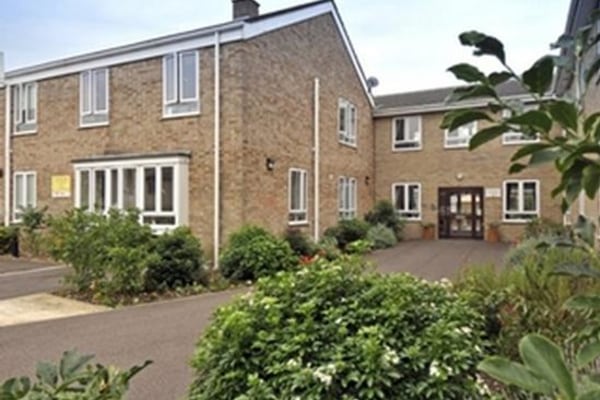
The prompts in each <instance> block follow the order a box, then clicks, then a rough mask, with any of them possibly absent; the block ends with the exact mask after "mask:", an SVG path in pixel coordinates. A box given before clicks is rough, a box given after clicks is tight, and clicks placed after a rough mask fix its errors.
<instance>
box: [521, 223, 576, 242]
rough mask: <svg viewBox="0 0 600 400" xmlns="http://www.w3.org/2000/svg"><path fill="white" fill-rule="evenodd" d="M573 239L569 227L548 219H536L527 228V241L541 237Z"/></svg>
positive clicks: (525, 236)
mask: <svg viewBox="0 0 600 400" xmlns="http://www.w3.org/2000/svg"><path fill="white" fill-rule="evenodd" d="M548 236H550V237H571V236H572V232H571V229H570V228H569V227H568V226H565V225H563V224H561V223H558V222H554V221H552V220H550V219H547V218H534V219H532V220H531V221H529V222H528V223H527V225H526V226H525V233H524V234H523V237H524V238H525V239H530V238H539V237H548Z"/></svg>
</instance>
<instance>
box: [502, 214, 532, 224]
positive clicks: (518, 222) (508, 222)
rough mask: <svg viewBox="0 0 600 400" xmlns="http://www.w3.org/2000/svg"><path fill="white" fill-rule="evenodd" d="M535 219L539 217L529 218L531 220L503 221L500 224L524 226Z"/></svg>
mask: <svg viewBox="0 0 600 400" xmlns="http://www.w3.org/2000/svg"><path fill="white" fill-rule="evenodd" d="M535 218H539V215H537V216H535V217H533V218H531V219H503V220H502V223H503V224H507V225H525V224H528V223H530V222H531V221H532V220H534V219H535Z"/></svg>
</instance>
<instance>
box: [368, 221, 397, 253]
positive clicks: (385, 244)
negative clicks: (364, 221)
mask: <svg viewBox="0 0 600 400" xmlns="http://www.w3.org/2000/svg"><path fill="white" fill-rule="evenodd" d="M367 239H368V240H369V241H371V242H372V243H373V248H375V249H387V248H390V247H394V246H395V245H396V244H397V243H398V239H397V238H396V234H395V233H394V231H393V230H392V229H391V228H388V227H387V226H385V225H384V224H381V223H378V224H377V225H374V226H372V227H371V228H369V232H367Z"/></svg>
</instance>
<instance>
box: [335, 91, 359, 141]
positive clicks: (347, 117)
mask: <svg viewBox="0 0 600 400" xmlns="http://www.w3.org/2000/svg"><path fill="white" fill-rule="evenodd" d="M342 109H343V110H345V114H344V125H345V126H344V129H342V126H341V125H340V112H341V110H342ZM337 126H338V129H337V130H338V141H339V142H340V143H341V144H344V145H346V146H350V147H357V137H358V109H357V108H356V106H355V105H354V104H352V103H351V102H350V101H348V100H346V99H343V98H340V99H338V112H337Z"/></svg>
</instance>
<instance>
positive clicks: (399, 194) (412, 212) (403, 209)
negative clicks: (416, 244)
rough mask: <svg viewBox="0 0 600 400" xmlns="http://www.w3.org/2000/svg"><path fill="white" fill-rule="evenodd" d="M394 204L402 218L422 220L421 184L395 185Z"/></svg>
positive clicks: (393, 192) (393, 188)
mask: <svg viewBox="0 0 600 400" xmlns="http://www.w3.org/2000/svg"><path fill="white" fill-rule="evenodd" d="M392 203H393V204H394V207H395V208H396V212H397V213H398V215H399V216H400V217H401V218H404V219H407V220H413V221H418V220H420V219H421V184H420V183H394V184H393V185H392Z"/></svg>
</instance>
